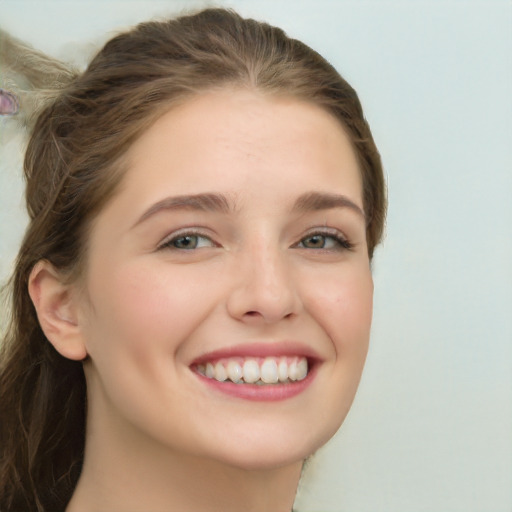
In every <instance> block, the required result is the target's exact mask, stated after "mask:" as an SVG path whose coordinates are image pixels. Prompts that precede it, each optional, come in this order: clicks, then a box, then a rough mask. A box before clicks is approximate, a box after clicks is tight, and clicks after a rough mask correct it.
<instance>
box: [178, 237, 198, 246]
mask: <svg viewBox="0 0 512 512" xmlns="http://www.w3.org/2000/svg"><path fill="white" fill-rule="evenodd" d="M196 245H197V236H183V237H181V238H178V239H177V240H176V241H175V242H174V246H175V247H178V248H179V249H193V248H194V247H195V246H196Z"/></svg>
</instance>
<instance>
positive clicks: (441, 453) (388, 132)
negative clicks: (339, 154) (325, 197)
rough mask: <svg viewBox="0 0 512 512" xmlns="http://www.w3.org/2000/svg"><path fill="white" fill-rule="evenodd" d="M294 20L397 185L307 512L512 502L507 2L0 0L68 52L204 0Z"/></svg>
mask: <svg viewBox="0 0 512 512" xmlns="http://www.w3.org/2000/svg"><path fill="white" fill-rule="evenodd" d="M207 4H210V5H212V4H214V5H224V6H226V5H227V6H233V7H235V8H236V9H237V10H239V11H240V12H241V13H242V14H245V15H251V16H254V17H256V18H259V19H263V20H266V21H269V22H271V23H273V24H276V25H279V26H281V27H283V28H284V29H285V30H286V31H287V32H288V33H289V34H290V35H292V36H295V37H297V38H299V39H302V40H304V41H305V42H306V43H308V44H309V45H311V46H312V47H314V48H315V49H316V50H318V51H319V52H320V53H322V54H323V55H324V56H325V57H327V58H328V59H329V60H330V61H331V62H332V63H333V64H334V65H335V67H337V68H338V69H339V70H340V72H341V73H342V74H343V75H344V76H345V77H346V78H347V79H348V80H349V82H350V83H351V84H352V85H353V86H354V87H355V88H356V89H357V91H358V92H359V95H360V97H361V99H362V103H363V106H364V108H365V111H366V114H367V117H368V119H369V122H370V125H371V126H372V129H373V132H374V136H375V138H376V141H377V144H378V146H379V148H380V150H381V153H382V157H383V161H384V165H385V169H386V173H387V176H388V180H389V201H390V208H389V218H388V229H387V238H386V241H385V243H384V245H383V246H382V247H381V248H380V249H379V250H378V251H377V255H376V259H375V263H374V275H375V282H376V301H375V320H374V328H373V339H372V346H371V350H370V354H369V358H368V364H367V367H366V372H365V375H364V377H363V381H362V385H361V388H360V391H359V393H358V396H357V398H356V402H355V404H354V407H353V409H352V411H351V413H350V414H349V417H348V419H347V421H346V422H345V424H344V426H343V427H342V429H341V431H340V432H339V434H338V435H337V437H336V438H335V439H334V440H333V441H332V442H331V443H330V444H329V445H328V446H327V447H326V448H325V449H323V450H322V451H321V452H320V453H319V454H318V455H317V456H316V458H315V459H314V460H313V463H312V465H311V468H310V469H309V471H308V473H307V475H306V477H305V478H304V480H303V483H302V487H301V489H302V490H301V492H300V494H299V497H298V499H297V504H296V505H297V509H298V510H299V511H301V512H302V511H306V512H459V511H460V512H511V511H512V235H511V233H512V200H511V195H512V125H511V120H512V3H511V2H510V1H498V0H495V1H494V0H488V1H480V2H476V1H470V0H467V1H440V0H432V1H429V2H424V1H415V0H409V1H398V0H394V1H375V0H374V1H362V0H360V1H350V0H338V1H335V0H331V1H328V0H303V1H300V0H280V1H277V0H259V1H254V0H231V1H217V2H214V3H213V2H198V1H173V0H167V1H161V0H144V1H142V0H137V1H128V0H125V1H119V0H118V1H109V0H103V1H87V0H82V1H73V0H68V1H48V0H36V1H29V0H0V24H1V25H2V26H3V28H5V29H7V30H9V31H11V32H12V33H13V34H14V35H16V36H18V37H20V38H23V39H25V40H27V41H29V42H31V43H32V44H34V45H35V46H37V47H38V48H39V49H42V50H44V51H46V52H49V53H51V54H53V55H55V56H57V57H60V58H63V59H68V60H70V59H71V60H74V61H75V62H78V63H81V62H84V56H83V55H84V53H87V52H91V51H92V50H93V49H94V48H95V46H96V45H97V44H99V43H100V42H102V41H104V40H105V38H107V37H111V36H112V35H113V34H114V33H115V32H116V30H118V29H121V28H124V27H126V26H128V25H131V24H134V23H136V22H138V21H143V20H145V19H147V18H150V17H153V16H159V17H162V16H164V15H165V14H172V13H174V12H176V11H177V10H179V9H182V8H183V7H194V6H198V5H207ZM0 130H1V131H0V135H1V136H2V138H3V141H4V144H3V145H2V147H1V156H0V278H1V279H5V277H6V276H7V274H8V272H9V270H10V268H11V265H12V260H13V258H14V255H15V252H16V247H17V245H18V243H19V240H20V237H21V234H22V229H23V225H24V222H25V221H24V213H23V209H22V200H21V193H22V192H21V190H22V185H21V182H20V165H21V147H20V141H21V137H20V136H19V135H17V134H16V133H14V132H13V131H12V129H11V128H9V127H7V125H6V123H5V120H2V122H1V123H0Z"/></svg>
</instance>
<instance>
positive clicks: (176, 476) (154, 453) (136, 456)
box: [66, 424, 302, 512]
mask: <svg viewBox="0 0 512 512" xmlns="http://www.w3.org/2000/svg"><path fill="white" fill-rule="evenodd" d="M92 427H93V425H89V424H88V429H87V439H86V448H85V458H84V467H83V471H82V474H81V476H80V479H79V482H78V485H77V488H76V490H75V493H74V494H73V497H72V499H71V501H70V503H69V505H68V507H67V509H66V512H86V511H92V510H94V511H97V512H103V511H106V510H109V511H123V512H139V511H140V510H148V511H151V512H164V511H165V512H169V511H179V512H197V511H198V510H201V511H202V512H239V511H240V510H244V511H245V512H290V511H291V509H292V506H293V502H294V498H295V493H296V490H297V485H298V481H299V478H300V473H301V469H302V462H295V463H293V464H289V465H285V466H282V467H279V468H271V469H261V468H259V469H247V468H240V467H234V466H232V465H229V464H225V463H223V462H221V461H217V460H213V459H207V458H204V457H199V456H195V455H190V454H188V453H183V452H177V451H176V450H172V449H167V448H165V447H162V445H161V444H157V443H155V442H154V441H153V440H148V439H143V440H141V438H140V435H135V437H134V432H131V433H127V432H126V431H123V432H121V433H120V432H119V431H117V432H115V435H112V433H113V432H114V431H113V430H111V429H109V428H103V427H105V425H102V426H101V427H102V428H92ZM96 427H98V425H96ZM109 432H110V434H109ZM100 433H101V434H100Z"/></svg>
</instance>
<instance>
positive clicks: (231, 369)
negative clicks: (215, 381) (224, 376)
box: [226, 361, 243, 383]
mask: <svg viewBox="0 0 512 512" xmlns="http://www.w3.org/2000/svg"><path fill="white" fill-rule="evenodd" d="M226 370H227V373H228V377H229V380H231V381H233V382H235V383H236V382H239V381H240V380H241V379H242V377H243V372H242V367H241V366H240V365H239V364H238V363H237V362H236V361H229V363H228V366H227V368H226Z"/></svg>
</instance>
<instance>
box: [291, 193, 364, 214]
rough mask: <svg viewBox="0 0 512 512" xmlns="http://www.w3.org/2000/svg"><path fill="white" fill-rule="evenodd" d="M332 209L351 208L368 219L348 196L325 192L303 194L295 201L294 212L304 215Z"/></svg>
mask: <svg viewBox="0 0 512 512" xmlns="http://www.w3.org/2000/svg"><path fill="white" fill-rule="evenodd" d="M331 208H349V209H350V210H352V211H354V212H356V213H357V214H359V215H360V216H361V217H363V219H364V218H365V217H366V216H365V214H364V211H363V210H362V209H361V208H360V207H359V206H358V205H357V204H356V203H354V201H352V200H351V199H349V198H348V197H347V196H344V195H341V194H330V193H325V192H308V193H306V194H303V195H302V196H300V197H299V198H298V199H297V201H295V205H294V206H293V211H296V212H299V213H303V212H308V211H315V210H329V209H331Z"/></svg>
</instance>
